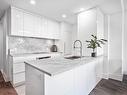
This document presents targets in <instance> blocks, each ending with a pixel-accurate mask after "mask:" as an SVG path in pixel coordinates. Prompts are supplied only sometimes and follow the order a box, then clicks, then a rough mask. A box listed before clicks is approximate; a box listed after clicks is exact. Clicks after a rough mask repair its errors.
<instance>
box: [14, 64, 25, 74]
mask: <svg viewBox="0 0 127 95" xmlns="http://www.w3.org/2000/svg"><path fill="white" fill-rule="evenodd" d="M21 72H25V63H14V64H13V74H17V73H21Z"/></svg>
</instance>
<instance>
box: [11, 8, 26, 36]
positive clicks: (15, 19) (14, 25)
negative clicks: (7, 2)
mask: <svg viewBox="0 0 127 95" xmlns="http://www.w3.org/2000/svg"><path fill="white" fill-rule="evenodd" d="M10 14H11V17H10V20H11V23H10V24H11V25H10V28H11V31H10V32H9V34H10V35H13V36H23V35H24V34H23V33H24V31H23V12H22V11H21V10H19V9H17V8H13V7H12V8H11V13H10Z"/></svg>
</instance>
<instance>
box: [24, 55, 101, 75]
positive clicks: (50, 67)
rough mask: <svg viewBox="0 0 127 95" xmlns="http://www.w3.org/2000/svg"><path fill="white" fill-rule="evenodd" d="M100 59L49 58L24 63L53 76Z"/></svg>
mask: <svg viewBox="0 0 127 95" xmlns="http://www.w3.org/2000/svg"><path fill="white" fill-rule="evenodd" d="M102 57H103V56H98V57H95V58H93V57H83V58H79V59H74V60H71V59H65V58H63V57H60V58H50V59H42V60H35V61H25V63H26V64H27V65H29V66H32V67H34V68H35V69H38V70H39V71H42V72H44V73H46V74H48V75H50V76H54V75H57V74H60V73H62V72H65V71H68V70H72V69H73V68H76V67H78V66H81V65H84V64H88V63H90V62H93V61H97V59H99V58H102Z"/></svg>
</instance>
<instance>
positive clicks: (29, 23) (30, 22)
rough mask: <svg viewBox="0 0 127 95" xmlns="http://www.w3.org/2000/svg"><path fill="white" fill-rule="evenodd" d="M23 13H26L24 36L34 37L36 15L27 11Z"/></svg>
mask: <svg viewBox="0 0 127 95" xmlns="http://www.w3.org/2000/svg"><path fill="white" fill-rule="evenodd" d="M23 15H24V36H28V37H34V34H35V30H34V23H35V17H34V15H32V14H29V13H25V12H24V13H23Z"/></svg>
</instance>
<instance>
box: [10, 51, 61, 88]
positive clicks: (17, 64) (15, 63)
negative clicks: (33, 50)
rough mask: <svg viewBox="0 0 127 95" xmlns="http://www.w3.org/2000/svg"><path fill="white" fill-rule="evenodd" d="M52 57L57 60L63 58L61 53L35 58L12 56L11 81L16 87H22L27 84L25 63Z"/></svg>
mask: <svg viewBox="0 0 127 95" xmlns="http://www.w3.org/2000/svg"><path fill="white" fill-rule="evenodd" d="M45 56H51V58H56V57H60V56H62V54H61V53H51V54H39V55H34V56H26V57H23V56H21V57H13V56H10V58H9V64H10V70H9V72H10V75H9V76H10V81H12V83H13V85H14V86H20V85H23V84H25V63H24V62H25V61H32V60H37V58H38V57H45Z"/></svg>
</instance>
